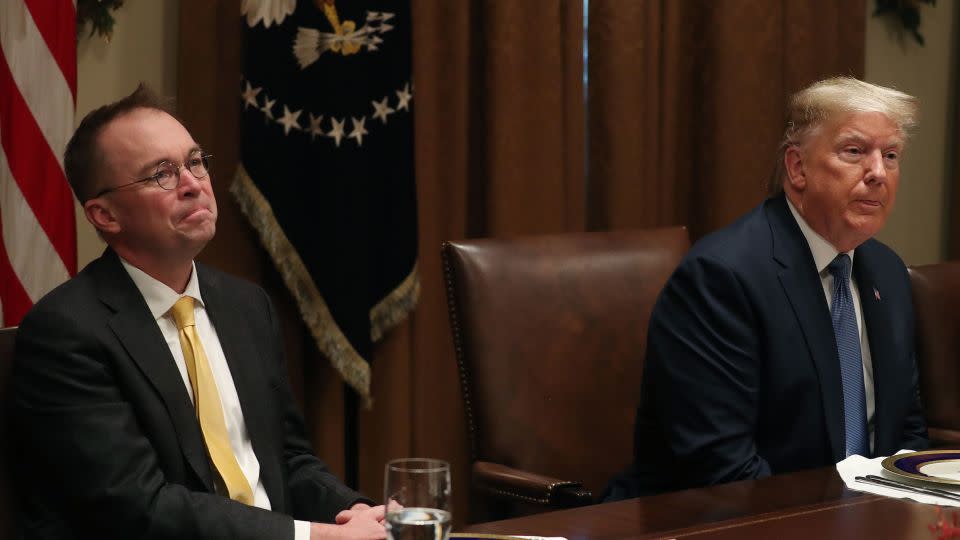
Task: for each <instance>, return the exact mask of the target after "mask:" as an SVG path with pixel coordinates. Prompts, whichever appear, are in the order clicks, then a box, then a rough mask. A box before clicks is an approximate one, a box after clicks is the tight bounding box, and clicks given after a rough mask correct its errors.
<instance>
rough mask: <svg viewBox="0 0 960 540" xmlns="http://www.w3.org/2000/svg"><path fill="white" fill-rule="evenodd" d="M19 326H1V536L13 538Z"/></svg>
mask: <svg viewBox="0 0 960 540" xmlns="http://www.w3.org/2000/svg"><path fill="white" fill-rule="evenodd" d="M16 336H17V328H16V327H15V326H14V327H9V328H0V538H13V534H14V525H15V523H14V516H15V515H16V513H15V511H14V508H13V504H14V501H13V499H12V498H11V496H10V494H11V488H12V485H11V479H10V477H9V474H8V471H9V470H10V464H9V462H8V460H7V448H6V447H7V444H8V440H9V439H8V437H9V435H8V433H9V432H8V430H7V387H8V386H9V383H10V368H11V367H12V366H13V341H14V339H15V338H16Z"/></svg>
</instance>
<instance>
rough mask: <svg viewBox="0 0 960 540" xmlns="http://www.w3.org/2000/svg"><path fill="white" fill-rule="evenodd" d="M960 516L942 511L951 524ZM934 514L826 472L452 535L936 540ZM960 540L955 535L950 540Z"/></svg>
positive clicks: (597, 507)
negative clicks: (848, 485)
mask: <svg viewBox="0 0 960 540" xmlns="http://www.w3.org/2000/svg"><path fill="white" fill-rule="evenodd" d="M954 513H957V516H958V519H960V511H958V510H954V509H950V508H945V509H944V510H943V516H944V517H945V518H947V521H948V522H949V521H950V518H951V517H952V515H953V514H954ZM938 519H939V518H938V513H937V508H936V507H933V506H927V505H921V504H917V503H912V502H908V501H902V500H897V499H889V498H885V497H879V496H875V495H866V494H861V493H857V492H854V491H849V490H847V489H846V488H845V486H844V484H843V481H842V480H841V479H840V476H839V475H838V474H837V472H836V469H834V468H833V467H828V468H824V469H815V470H810V471H804V472H799V473H791V474H784V475H780V476H774V477H771V478H765V479H763V480H753V481H744V482H734V483H731V484H725V485H722V486H714V487H709V488H702V489H691V490H686V491H678V492H676V493H668V494H665V495H658V496H654V497H642V498H639V499H631V500H628V501H621V502H617V503H609V504H601V505H595V506H588V507H583V508H575V509H572V510H561V511H557V512H548V513H544V514H537V515H533V516H527V517H521V518H516V519H509V520H504V521H494V522H490V523H482V524H475V525H469V526H467V527H465V528H464V529H463V530H462V531H458V532H484V533H495V534H527V535H541V536H564V537H566V538H568V539H570V540H575V539H580V538H687V537H695V538H710V539H727V538H730V539H733V538H737V539H742V538H777V539H780V538H786V539H789V538H842V539H845V540H854V539H859V538H878V539H886V538H891V539H900V538H923V539H933V538H937V534H935V533H933V532H931V530H930V526H931V525H935V524H936V523H937V521H938ZM956 539H957V540H960V533H958V535H957V536H956Z"/></svg>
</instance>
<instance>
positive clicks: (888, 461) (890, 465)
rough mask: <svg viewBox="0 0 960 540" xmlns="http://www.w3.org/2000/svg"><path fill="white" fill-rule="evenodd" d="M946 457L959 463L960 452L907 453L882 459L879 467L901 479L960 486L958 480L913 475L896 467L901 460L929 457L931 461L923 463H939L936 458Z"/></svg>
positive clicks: (944, 450)
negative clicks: (948, 456)
mask: <svg viewBox="0 0 960 540" xmlns="http://www.w3.org/2000/svg"><path fill="white" fill-rule="evenodd" d="M947 455H952V456H954V457H952V458H949V459H951V460H957V461H960V450H958V449H942V450H921V451H918V452H908V453H906V454H894V455H892V456H890V457H888V458H884V460H883V461H881V462H880V465H881V466H882V467H883V468H884V470H886V471H887V472H889V473H891V474H894V475H897V476H900V477H903V478H909V479H911V480H919V481H921V482H930V483H932V484H947V485H954V486H958V485H960V480H952V479H950V478H942V477H939V476H930V475H927V474H923V473H913V472H910V471H908V470H904V469H902V468H900V467H899V466H898V465H897V462H898V461H900V460H903V459H913V458H917V457H921V456H931V459H926V460H924V463H929V462H933V461H941V460H938V459H936V456H947ZM943 461H945V460H943Z"/></svg>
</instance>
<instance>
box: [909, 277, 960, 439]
mask: <svg viewBox="0 0 960 540" xmlns="http://www.w3.org/2000/svg"><path fill="white" fill-rule="evenodd" d="M909 272H910V285H911V287H912V288H913V309H914V312H915V314H916V325H917V329H916V336H917V338H916V352H917V368H918V371H919V373H920V396H921V398H922V399H923V409H924V415H925V416H926V419H927V425H928V428H929V431H930V442H931V443H932V444H933V445H934V446H951V447H960V392H957V385H958V384H960V261H953V262H945V263H939V264H929V265H925V266H915V267H911V268H910V269H909Z"/></svg>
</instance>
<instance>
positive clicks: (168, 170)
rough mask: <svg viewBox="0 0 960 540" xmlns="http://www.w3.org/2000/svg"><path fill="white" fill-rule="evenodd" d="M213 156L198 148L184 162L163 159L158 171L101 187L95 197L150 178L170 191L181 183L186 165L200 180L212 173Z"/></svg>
mask: <svg viewBox="0 0 960 540" xmlns="http://www.w3.org/2000/svg"><path fill="white" fill-rule="evenodd" d="M212 157H213V154H205V153H203V152H201V151H199V150H198V151H196V152H193V153H192V154H190V156H189V157H188V158H187V160H186V161H184V162H183V163H174V162H172V161H166V160H165V161H161V162H160V163H158V164H157V172H155V173H153V174H151V175H150V176H148V177H146V178H141V179H139V180H134V181H133V182H128V183H126V184H121V185H119V186H116V187H111V188H105V189H101V190H100V191H99V192H98V193H97V194H96V195H94V198H96V197H100V196H101V195H106V194H107V193H110V192H113V191H117V190H118V189H123V188H125V187H127V186H132V185H134V184H139V183H141V182H148V181H150V180H153V181H155V182H156V183H157V185H158V186H160V187H161V188H163V189H165V190H168V191H169V190H171V189H176V188H177V186H179V185H180V169H182V168H184V167H186V168H187V170H188V171H190V174H192V175H193V177H194V178H196V179H197V180H199V179H201V178H203V177H205V176H207V175H208V174H210V158H212Z"/></svg>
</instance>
